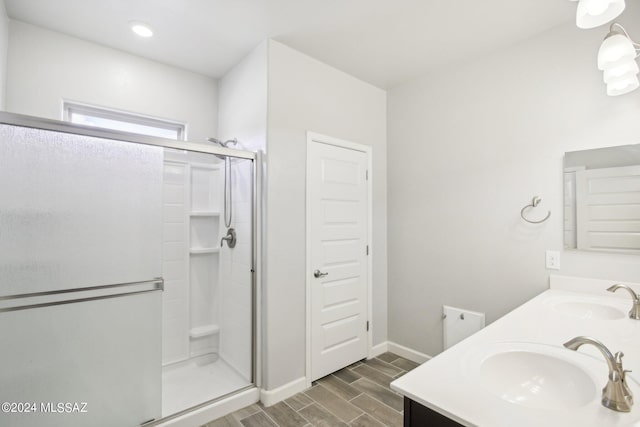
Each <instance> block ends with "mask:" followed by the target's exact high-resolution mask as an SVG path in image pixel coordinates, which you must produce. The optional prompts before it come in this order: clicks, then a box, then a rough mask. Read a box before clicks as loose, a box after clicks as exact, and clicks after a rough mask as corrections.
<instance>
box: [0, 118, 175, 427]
mask: <svg viewBox="0 0 640 427" xmlns="http://www.w3.org/2000/svg"><path fill="white" fill-rule="evenodd" d="M162 162H163V153H162V149H161V148H159V147H151V146H145V145H139V144H132V143H126V142H119V141H113V140H106V139H101V138H93V137H86V136H80V135H73V134H66V133H60V132H53V131H48V130H41V129H31V128H25V127H19V126H13V125H0V342H1V343H2V350H1V351H0V366H1V367H2V368H1V370H0V402H10V403H13V404H15V405H14V406H12V407H10V408H9V411H4V410H3V411H2V412H0V426H12V427H22V426H24V427H26V426H54V427H55V426H64V427H75V426H83V427H84V426H105V427H107V426H123V427H126V426H137V425H140V424H141V423H144V422H147V421H150V420H151V419H154V418H159V417H160V414H161V408H160V404H161V395H160V393H161V392H160V390H161V361H160V357H161V329H160V328H161V304H162V303H161V292H159V291H160V290H161V289H162V280H161V279H160V277H161V275H162V267H161V243H162V228H161V227H162V222H161V221H162V213H161V208H162ZM27 405H29V406H27ZM3 409H6V408H4V407H3Z"/></svg>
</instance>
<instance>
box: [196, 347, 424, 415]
mask: <svg viewBox="0 0 640 427" xmlns="http://www.w3.org/2000/svg"><path fill="white" fill-rule="evenodd" d="M417 366H418V364H417V363H414V362H412V361H410V360H407V359H404V358H402V357H400V356H397V355H395V354H393V353H384V354H381V355H380V356H378V357H376V358H374V359H371V360H363V361H362V362H356V363H354V364H353V365H351V366H348V367H346V368H344V369H341V370H339V371H337V372H334V373H333V374H331V375H328V376H326V377H324V378H321V379H319V380H318V381H314V382H313V386H312V387H311V388H310V389H308V390H305V391H303V392H301V393H298V394H296V395H295V396H293V397H290V398H289V399H287V400H285V401H283V402H279V403H276V404H275V405H273V406H270V407H268V408H265V407H264V406H263V405H262V404H261V403H256V404H254V405H251V406H247V407H246V408H243V409H240V410H239V411H236V412H234V413H232V414H229V415H227V416H226V417H223V418H219V419H217V420H215V421H211V422H209V423H207V424H206V425H205V426H203V427H278V426H279V427H312V426H315V427H340V426H342V427H347V426H352V427H369V426H370V427H381V426H389V427H401V426H402V410H403V400H402V396H400V395H399V394H397V393H395V392H394V391H392V390H391V388H389V383H391V381H393V380H394V379H396V378H398V377H400V376H402V375H404V374H406V373H407V372H408V371H410V370H412V369H414V368H415V367H417Z"/></svg>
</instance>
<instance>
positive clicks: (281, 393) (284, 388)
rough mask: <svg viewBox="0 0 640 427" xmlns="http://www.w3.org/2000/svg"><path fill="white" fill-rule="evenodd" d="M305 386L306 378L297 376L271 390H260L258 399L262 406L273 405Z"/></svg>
mask: <svg viewBox="0 0 640 427" xmlns="http://www.w3.org/2000/svg"><path fill="white" fill-rule="evenodd" d="M306 388H307V379H306V378H305V377H302V378H298V379H297V380H293V381H291V382H289V383H287V384H284V385H281V386H280V387H276V388H274V389H273V390H264V389H262V390H260V401H261V402H262V404H263V405H264V406H271V405H275V404H276V403H278V402H280V401H282V400H285V399H288V398H290V397H291V396H293V395H294V394H297V393H300V392H301V391H303V390H305V389H306Z"/></svg>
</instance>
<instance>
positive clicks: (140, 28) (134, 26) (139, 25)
mask: <svg viewBox="0 0 640 427" xmlns="http://www.w3.org/2000/svg"><path fill="white" fill-rule="evenodd" d="M129 25H130V26H131V31H133V32H134V33H136V34H137V35H139V36H140V37H151V36H153V31H152V30H151V27H149V26H148V25H147V24H145V23H143V22H137V21H132V22H130V23H129Z"/></svg>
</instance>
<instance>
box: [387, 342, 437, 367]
mask: <svg viewBox="0 0 640 427" xmlns="http://www.w3.org/2000/svg"><path fill="white" fill-rule="evenodd" d="M386 344H387V351H389V352H391V353H395V354H397V355H398V356H402V357H404V358H405V359H409V360H411V361H413V362H416V363H424V362H426V361H427V360H430V359H431V356H429V355H428V354H424V353H421V352H419V351H417V350H414V349H411V348H409V347H405V346H403V345H400V344H396V343H394V342H391V341H387V342H386Z"/></svg>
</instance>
